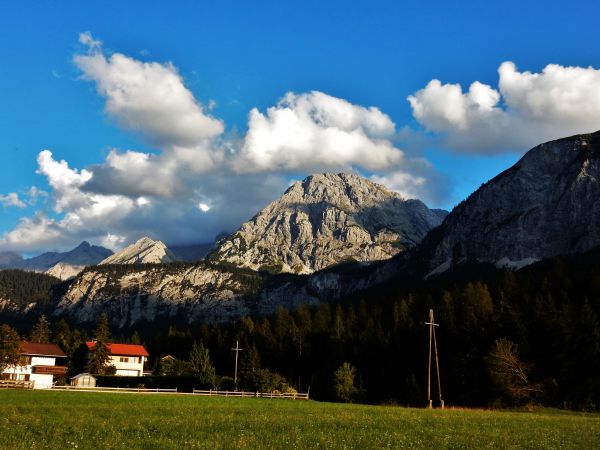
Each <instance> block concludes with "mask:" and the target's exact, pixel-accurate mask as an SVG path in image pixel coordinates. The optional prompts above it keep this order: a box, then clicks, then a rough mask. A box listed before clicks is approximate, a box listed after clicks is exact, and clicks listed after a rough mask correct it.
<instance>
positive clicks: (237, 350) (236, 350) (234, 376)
mask: <svg viewBox="0 0 600 450" xmlns="http://www.w3.org/2000/svg"><path fill="white" fill-rule="evenodd" d="M242 350H244V349H243V348H240V344H239V341H238V340H236V341H235V347H234V348H232V349H231V351H234V352H235V372H234V375H233V385H234V386H235V390H236V391H237V368H238V355H239V353H240V352H241V351H242Z"/></svg>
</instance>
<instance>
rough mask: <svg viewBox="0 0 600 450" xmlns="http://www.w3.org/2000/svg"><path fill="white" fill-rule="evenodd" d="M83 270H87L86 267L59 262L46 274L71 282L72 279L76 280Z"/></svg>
mask: <svg viewBox="0 0 600 450" xmlns="http://www.w3.org/2000/svg"><path fill="white" fill-rule="evenodd" d="M83 269H85V266H79V265H73V264H67V263H62V262H59V263H58V264H56V265H54V266H52V267H51V268H50V269H48V270H46V272H45V273H46V274H48V275H52V276H53V277H56V278H58V279H60V280H70V279H71V278H75V277H76V276H77V275H79V273H80V272H81V271H82V270H83Z"/></svg>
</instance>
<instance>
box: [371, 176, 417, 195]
mask: <svg viewBox="0 0 600 450" xmlns="http://www.w3.org/2000/svg"><path fill="white" fill-rule="evenodd" d="M371 181H374V182H375V183H379V184H383V185H384V186H387V187H388V188H390V189H391V190H393V191H396V192H398V193H399V194H400V195H402V196H403V197H404V198H407V199H408V198H419V194H421V193H422V192H423V188H424V187H425V184H426V183H427V180H426V179H425V177H423V176H414V175H412V174H409V173H406V172H391V173H388V174H386V175H383V176H380V175H373V176H371Z"/></svg>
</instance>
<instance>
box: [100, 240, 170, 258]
mask: <svg viewBox="0 0 600 450" xmlns="http://www.w3.org/2000/svg"><path fill="white" fill-rule="evenodd" d="M175 261H177V257H176V256H175V255H174V254H173V253H172V252H171V251H170V250H169V249H168V248H167V246H166V245H165V244H163V243H162V242H161V241H155V240H153V239H150V238H149V237H143V238H141V239H140V240H138V241H137V242H136V243H135V244H131V245H130V246H129V247H125V248H124V249H123V250H121V251H120V252H117V253H115V254H114V255H111V256H109V257H108V258H106V259H105V260H103V261H102V262H101V263H100V264H160V263H163V264H166V263H171V262H175Z"/></svg>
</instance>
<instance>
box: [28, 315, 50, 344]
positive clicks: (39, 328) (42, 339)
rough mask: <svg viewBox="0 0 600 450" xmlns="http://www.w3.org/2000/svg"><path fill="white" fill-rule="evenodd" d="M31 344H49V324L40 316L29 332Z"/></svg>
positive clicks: (43, 316) (44, 317)
mask: <svg viewBox="0 0 600 450" xmlns="http://www.w3.org/2000/svg"><path fill="white" fill-rule="evenodd" d="M31 342H35V343H37V344H47V343H48V342H50V323H49V322H48V320H46V316H45V315H44V314H42V315H41V316H40V318H39V319H38V321H37V323H36V324H35V325H34V326H33V329H32V330H31Z"/></svg>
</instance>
